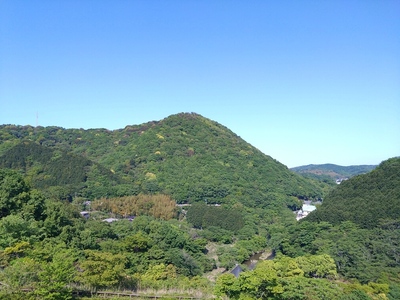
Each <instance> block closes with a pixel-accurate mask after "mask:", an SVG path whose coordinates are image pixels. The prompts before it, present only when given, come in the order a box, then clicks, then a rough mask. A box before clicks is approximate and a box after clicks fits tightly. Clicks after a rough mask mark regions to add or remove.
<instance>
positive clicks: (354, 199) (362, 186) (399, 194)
mask: <svg viewBox="0 0 400 300" xmlns="http://www.w3.org/2000/svg"><path fill="white" fill-rule="evenodd" d="M399 216H400V158H391V159H389V160H386V161H384V162H382V163H381V164H380V165H379V166H378V167H377V168H376V169H375V170H373V171H371V172H370V173H367V174H364V175H359V176H356V177H353V178H351V179H349V180H347V181H344V182H343V183H342V184H340V185H339V186H338V187H337V188H336V189H334V190H333V191H332V192H331V193H330V194H329V195H327V197H326V198H325V200H324V202H323V204H322V205H321V207H320V208H319V209H318V210H317V211H315V212H313V213H311V214H310V215H309V216H308V217H307V220H308V221H327V222H330V223H332V224H338V223H340V222H342V221H352V222H354V223H356V224H358V225H360V226H361V227H364V228H373V227H375V226H377V225H378V224H380V223H381V222H383V221H385V220H387V219H398V218H399Z"/></svg>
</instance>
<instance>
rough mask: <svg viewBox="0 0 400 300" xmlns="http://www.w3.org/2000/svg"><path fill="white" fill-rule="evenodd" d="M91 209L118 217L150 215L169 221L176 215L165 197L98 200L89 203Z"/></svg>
mask: <svg viewBox="0 0 400 300" xmlns="http://www.w3.org/2000/svg"><path fill="white" fill-rule="evenodd" d="M91 206H92V209H94V210H101V211H104V212H111V213H113V214H116V215H119V216H124V217H126V216H139V215H150V216H154V217H156V218H160V219H164V220H170V219H172V218H173V217H174V216H175V215H176V203H175V201H173V200H172V199H171V198H170V197H169V196H167V195H138V196H126V197H119V198H109V199H99V200H95V201H93V202H92V203H91Z"/></svg>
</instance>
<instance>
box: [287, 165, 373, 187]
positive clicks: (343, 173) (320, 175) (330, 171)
mask: <svg viewBox="0 0 400 300" xmlns="http://www.w3.org/2000/svg"><path fill="white" fill-rule="evenodd" d="M374 168H376V165H357V166H339V165H335V164H322V165H306V166H299V167H294V168H290V170H292V171H293V172H296V173H298V174H301V175H303V176H304V177H307V178H314V179H318V180H322V181H325V182H331V183H333V182H334V181H335V180H338V179H339V180H340V179H343V178H350V177H353V176H356V175H360V174H365V173H368V172H370V171H372V170H373V169H374Z"/></svg>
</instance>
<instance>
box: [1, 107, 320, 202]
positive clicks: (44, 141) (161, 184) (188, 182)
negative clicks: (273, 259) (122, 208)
mask: <svg viewBox="0 0 400 300" xmlns="http://www.w3.org/2000/svg"><path fill="white" fill-rule="evenodd" d="M0 141H1V143H0V161H1V165H2V166H8V167H11V168H15V169H21V163H22V162H20V163H17V162H16V161H15V160H19V159H21V158H16V157H13V156H12V155H11V153H16V151H17V149H21V147H22V148H24V146H21V143H25V145H27V144H26V142H33V143H34V144H35V146H33V145H31V146H30V147H32V148H35V149H36V150H35V151H36V152H37V153H42V154H43V156H42V157H41V156H40V155H39V156H32V155H31V154H29V151H26V157H25V158H23V161H24V163H25V164H26V161H27V160H28V161H29V160H31V161H32V162H31V163H30V164H31V165H30V166H34V165H39V169H40V172H39V173H40V174H42V177H43V178H52V179H55V178H56V176H55V175H54V174H50V173H51V172H50V170H49V168H50V167H48V166H46V167H44V165H46V164H43V161H46V160H47V161H49V162H51V164H53V163H54V164H53V165H54V168H57V164H58V163H61V162H62V161H65V160H60V159H57V158H55V153H58V155H61V157H69V159H72V160H71V163H68V164H71V165H74V164H77V165H80V166H82V167H83V168H84V169H85V168H86V169H88V171H87V173H86V174H83V173H82V174H81V175H80V176H78V177H79V178H81V179H79V180H80V181H79V182H80V183H83V184H82V185H81V189H80V190H79V191H74V193H75V194H78V195H81V196H84V197H87V198H99V197H104V196H124V195H137V194H139V193H144V194H154V193H163V194H167V195H170V196H171V197H172V198H173V199H174V200H176V201H177V202H178V203H187V202H189V203H191V202H196V201H205V202H208V203H227V204H228V203H229V204H231V205H233V204H234V203H237V202H240V203H242V204H244V205H246V206H249V207H267V206H274V205H277V204H279V205H280V204H286V205H293V203H296V201H295V200H294V199H295V198H294V197H298V198H310V197H321V196H322V193H323V187H324V184H323V183H316V182H315V181H312V180H308V179H305V178H303V177H301V176H299V175H296V174H294V173H293V172H291V171H290V170H289V169H288V168H287V167H286V166H284V165H283V164H281V163H279V162H278V161H276V160H274V159H273V158H271V157H269V156H268V155H265V154H263V153H262V152H261V151H259V150H258V149H256V148H254V147H253V146H251V145H250V144H248V143H247V142H245V141H244V140H243V139H241V138H240V137H239V136H237V135H236V134H234V133H233V132H232V131H230V130H229V129H228V128H226V127H224V126H222V125H221V124H219V123H217V122H214V121H212V120H209V119H207V118H204V117H202V116H200V115H198V114H195V113H181V114H176V115H172V116H169V117H167V118H165V119H163V120H161V121H152V122H148V123H144V124H141V125H132V126H126V127H125V128H124V129H119V130H113V131H111V130H107V129H88V130H84V129H64V128H60V127H54V126H51V127H36V128H35V127H31V126H14V125H3V126H0ZM25 147H26V146H25ZM39 149H41V150H39ZM49 150H51V151H53V152H51V153H50V152H49ZM18 151H19V150H18ZM57 151H58V152H57ZM36 152H35V153H36ZM60 153H61V154H60ZM45 157H46V158H45ZM49 157H50V160H48V158H49ZM72 161H74V163H72ZM76 161H79V163H76ZM93 166H97V168H94V167H93ZM54 168H53V167H52V168H51V169H54ZM59 169H62V170H65V167H63V166H62V165H59ZM30 170H32V169H30ZM105 170H107V172H106V171H105ZM25 171H29V170H25ZM49 172H50V173H49ZM27 173H29V172H27ZM110 173H112V174H113V175H115V180H114V181H112V182H111V183H110ZM78 174H80V173H78ZM28 175H29V174H28ZM85 178H86V179H85ZM37 179H38V178H37V177H35V176H32V180H33V181H34V182H33V183H34V185H35V186H39V187H40V185H39V184H38V183H37ZM74 180H78V178H75V179H74ZM68 183H69V182H68ZM88 183H90V184H88ZM65 184H66V182H65V181H63V180H61V179H60V180H59V181H57V182H52V185H53V186H63V185H65ZM293 196H294V197H293Z"/></svg>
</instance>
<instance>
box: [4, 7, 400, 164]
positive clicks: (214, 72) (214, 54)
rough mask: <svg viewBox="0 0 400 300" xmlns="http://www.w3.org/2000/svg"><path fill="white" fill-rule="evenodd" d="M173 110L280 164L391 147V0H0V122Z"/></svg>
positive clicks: (372, 160) (399, 137) (134, 117)
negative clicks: (225, 131) (195, 116)
mask: <svg viewBox="0 0 400 300" xmlns="http://www.w3.org/2000/svg"><path fill="white" fill-rule="evenodd" d="M179 112H196V113H199V114H201V115H203V116H204V117H207V118H210V119H212V120H214V121H217V122H219V123H221V124H223V125H225V126H226V127H228V128H229V129H231V130H232V131H233V132H235V133H236V134H238V135H239V136H241V137H242V138H243V139H244V140H246V141H247V142H249V143H251V144H252V145H253V146H255V147H257V148H258V149H260V150H261V151H262V152H264V153H265V154H268V155H270V156H272V157H273V158H275V159H277V160H278V161H280V162H282V163H283V164H285V165H287V166H289V167H294V166H299V165H305V164H311V163H313V164H320V163H335V164H340V165H356V164H378V163H380V162H381V161H382V160H385V159H387V158H389V157H393V156H398V155H400V2H399V1H397V0H395V1H388V0H382V1H378V0H374V1H372V0H362V1H352V0H347V1H340V0H334V1H329V0H327V1H316V0H314V1H306V0H302V1H285V0H283V1H251V0H250V1H224V0H221V1H215V0H214V1H206V0H203V1H200V0H185V1H184V0H181V1H173V0H169V1H152V0H147V1H144V0H143V1H134V0H131V1H128V0H119V1H118V0H116V1H111V0H110V1H101V0H96V1H95V0H82V1H78V0H68V1H67V0H65V1H61V0H40V1H34V0H31V1H19V0H2V1H0V124H18V125H27V124H30V125H36V122H38V124H39V125H41V126H50V125H55V126H61V127H64V128H108V129H118V128H123V127H125V126H126V125H133V124H141V123H144V122H147V121H152V120H161V119H163V118H165V117H167V116H169V115H171V114H175V113H179ZM37 116H38V118H37ZM37 120H38V121H37Z"/></svg>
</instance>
